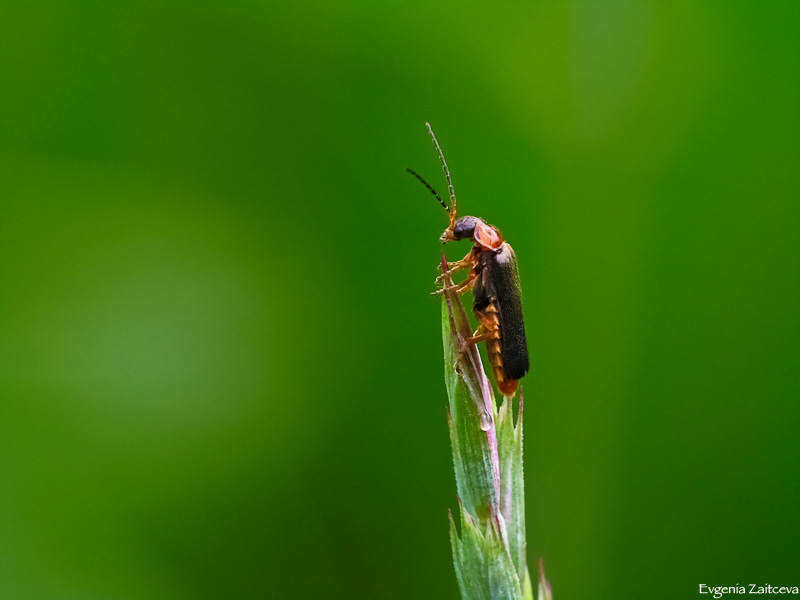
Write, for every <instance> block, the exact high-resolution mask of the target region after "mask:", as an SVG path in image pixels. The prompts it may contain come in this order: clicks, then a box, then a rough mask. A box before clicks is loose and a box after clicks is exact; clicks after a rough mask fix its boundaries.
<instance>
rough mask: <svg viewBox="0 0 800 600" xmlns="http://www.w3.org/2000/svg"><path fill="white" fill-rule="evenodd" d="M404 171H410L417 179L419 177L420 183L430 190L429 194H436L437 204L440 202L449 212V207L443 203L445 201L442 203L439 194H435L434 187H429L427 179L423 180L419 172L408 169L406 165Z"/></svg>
mask: <svg viewBox="0 0 800 600" xmlns="http://www.w3.org/2000/svg"><path fill="white" fill-rule="evenodd" d="M406 171H408V172H409V173H411V174H412V175H413V176H414V177H416V178H417V179H419V180H420V182H421V183H422V185H424V186H425V187H426V188H428V189H429V190H430V192H431V194H433V195H434V196H436V199H437V200H438V201H439V204H441V205H442V206H443V207H444V209H445V210H446V211H447V212H448V213H449V212H450V209H449V208H447V204H445V203H444V200H442V199H441V197H440V196H439V194H437V193H436V190H435V189H433V188H432V187H431V186H430V185H429V184H428V182H427V181H425V180H424V179H423V178H422V177H421V176H420V175H419V174H418V173H417V172H416V171H414V169H409V168H408V167H406Z"/></svg>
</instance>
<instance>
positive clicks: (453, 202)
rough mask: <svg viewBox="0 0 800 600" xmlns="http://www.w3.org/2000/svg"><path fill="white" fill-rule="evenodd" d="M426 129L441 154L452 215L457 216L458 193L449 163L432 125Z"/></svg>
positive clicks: (427, 124) (426, 125)
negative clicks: (448, 166) (445, 158)
mask: <svg viewBox="0 0 800 600" xmlns="http://www.w3.org/2000/svg"><path fill="white" fill-rule="evenodd" d="M425 127H427V128H428V133H430V134H431V139H432V140H433V145H434V146H436V152H437V153H438V154H439V160H440V161H441V163H442V168H443V169H444V176H445V177H446V178H447V188H448V189H449V190H450V204H451V205H452V206H453V212H452V214H453V215H454V216H455V214H456V192H455V190H454V189H453V182H452V180H451V179H450V169H448V168H447V163H446V162H445V160H444V154H443V153H442V149H441V148H440V147H439V142H438V141H436V136H435V135H433V129H431V124H430V123H425Z"/></svg>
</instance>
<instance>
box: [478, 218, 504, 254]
mask: <svg viewBox="0 0 800 600" xmlns="http://www.w3.org/2000/svg"><path fill="white" fill-rule="evenodd" d="M473 239H474V240H475V243H476V244H478V245H479V246H482V247H484V248H486V249H487V250H499V249H500V247H501V246H502V245H503V236H502V235H501V234H500V230H499V229H497V227H494V226H492V225H488V224H487V223H485V222H484V221H481V220H480V219H479V220H478V223H476V225H475V233H474V234H473Z"/></svg>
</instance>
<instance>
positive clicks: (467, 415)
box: [442, 257, 552, 600]
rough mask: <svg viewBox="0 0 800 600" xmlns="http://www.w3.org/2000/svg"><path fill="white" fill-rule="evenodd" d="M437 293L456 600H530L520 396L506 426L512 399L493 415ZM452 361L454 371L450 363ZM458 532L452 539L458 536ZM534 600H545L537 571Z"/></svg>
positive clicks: (465, 330) (476, 360)
mask: <svg viewBox="0 0 800 600" xmlns="http://www.w3.org/2000/svg"><path fill="white" fill-rule="evenodd" d="M442 269H443V271H444V273H445V277H444V287H445V291H444V293H443V294H442V340H443V343H444V377H445V385H446V387H447V396H448V411H447V420H448V425H449V429H450V443H451V446H452V450H453V464H454V467H455V474H456V488H457V490H458V505H459V509H458V510H459V513H460V519H459V521H460V528H457V527H456V522H455V519H454V518H453V515H452V513H451V514H450V542H451V545H452V549H453V562H454V564H455V571H456V578H457V579H458V585H459V588H460V590H461V597H462V598H463V600H488V599H497V600H500V599H503V600H507V599H508V600H511V599H513V600H517V599H519V600H533V598H534V593H533V588H532V586H531V580H530V575H529V573H528V566H527V560H526V554H525V549H526V542H525V489H524V485H523V473H522V392H521V391H520V397H519V405H518V406H519V409H518V411H517V420H516V424H515V423H514V414H513V413H514V410H513V402H514V397H512V396H507V397H505V398H504V401H503V403H502V405H501V406H500V408H499V409H498V408H497V405H496V403H495V399H494V393H493V390H492V386H491V384H490V383H489V380H488V378H487V377H486V373H485V371H484V369H483V363H482V362H481V357H480V353H479V352H478V349H477V347H476V346H474V345H473V346H471V347H469V348H467V349H465V350H464V352H463V354H462V355H461V358H460V360H458V357H459V352H460V351H461V349H462V348H464V340H466V339H467V338H468V337H470V335H471V333H470V325H469V320H468V319H467V314H466V312H465V310H464V306H463V303H462V302H461V299H460V298H459V297H458V296H457V295H456V294H455V293H453V292H452V291H451V290H450V289H449V288H450V287H451V286H452V285H453V281H452V279H451V277H450V274H449V272H448V271H447V263H446V261H445V259H444V257H442ZM457 360H458V364H456V361H457ZM459 529H460V535H459ZM537 595H538V600H552V593H551V591H550V584H549V583H548V582H547V580H546V579H545V577H544V569H543V568H542V565H541V563H540V565H539V585H538V594H537Z"/></svg>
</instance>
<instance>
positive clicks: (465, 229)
mask: <svg viewBox="0 0 800 600" xmlns="http://www.w3.org/2000/svg"><path fill="white" fill-rule="evenodd" d="M477 223H478V218H477V217H461V218H460V219H459V220H458V221H456V224H455V225H454V226H453V236H454V237H455V238H456V239H457V240H463V239H464V238H471V237H472V236H473V235H474V233H475V226H476V225H477Z"/></svg>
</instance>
